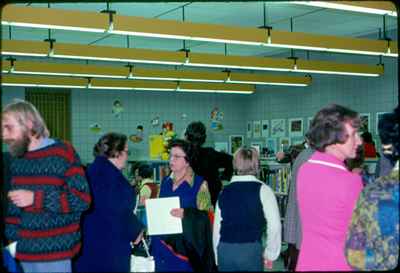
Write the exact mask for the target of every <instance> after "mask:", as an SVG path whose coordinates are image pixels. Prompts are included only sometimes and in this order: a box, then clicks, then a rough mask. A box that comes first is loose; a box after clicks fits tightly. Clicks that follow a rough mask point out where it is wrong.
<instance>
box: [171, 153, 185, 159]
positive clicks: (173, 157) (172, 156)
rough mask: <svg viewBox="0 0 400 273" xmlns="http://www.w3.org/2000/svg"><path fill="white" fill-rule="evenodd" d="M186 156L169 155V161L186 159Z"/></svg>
mask: <svg viewBox="0 0 400 273" xmlns="http://www.w3.org/2000/svg"><path fill="white" fill-rule="evenodd" d="M185 157H186V156H185V155H172V154H171V155H169V159H179V158H185Z"/></svg>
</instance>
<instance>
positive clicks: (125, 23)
mask: <svg viewBox="0 0 400 273" xmlns="http://www.w3.org/2000/svg"><path fill="white" fill-rule="evenodd" d="M1 20H2V24H4V25H21V24H30V26H33V27H40V28H55V29H68V30H79V31H91V32H107V33H112V34H120V35H134V36H144V37H157V38H169V39H179V40H181V39H184V40H195V41H207V42H217V43H227V44H242V45H253V46H269V47H282V48H294V49H304V50H317V51H328V52H338V53H351V54H366V55H383V56H389V57H398V48H397V42H394V41H389V42H388V41H384V40H371V39H360V38H346V37H338V36H328V35H317V34H308V33H299V32H289V31H279V30H273V29H259V28H249V27H231V26H224V25H212V24H201V23H190V22H180V21H175V20H160V19H153V18H143V17H134V16H122V15H118V14H114V15H113V21H112V24H110V19H109V15H107V14H104V13H96V12H80V11H71V10H62V9H53V8H34V7H21V6H16V5H12V4H8V5H6V6H4V7H3V10H2V18H1ZM110 25H111V26H112V28H111V27H110ZM73 56H75V55H73ZM73 56H71V55H68V54H67V55H63V54H61V53H59V54H58V57H64V58H73ZM98 58H100V56H98ZM120 58H121V61H127V60H130V59H132V58H131V57H125V58H123V57H120ZM111 59H113V58H111ZM133 59H134V58H133ZM102 60H110V59H109V58H108V57H104V59H102ZM183 62H184V61H183ZM146 63H158V62H156V61H149V60H148V62H146ZM166 64H168V63H166ZM170 64H172V63H170ZM214 67H218V66H216V65H214Z"/></svg>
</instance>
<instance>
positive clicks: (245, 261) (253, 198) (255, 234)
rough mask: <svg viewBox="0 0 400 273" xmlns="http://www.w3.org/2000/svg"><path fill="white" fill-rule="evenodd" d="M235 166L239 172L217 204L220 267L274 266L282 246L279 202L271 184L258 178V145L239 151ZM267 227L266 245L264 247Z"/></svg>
mask: <svg viewBox="0 0 400 273" xmlns="http://www.w3.org/2000/svg"><path fill="white" fill-rule="evenodd" d="M233 167H234V170H235V171H236V175H234V176H233V177H232V180H231V182H230V183H229V185H227V186H225V187H224V189H223V190H222V192H221V193H220V195H219V197H218V201H217V205H216V208H215V220H214V231H213V246H214V253H215V256H216V262H217V265H218V270H219V271H263V265H265V266H271V265H272V264H271V263H272V261H274V260H276V259H277V258H278V256H279V253H280V249H281V222H280V216H279V209H278V204H277V202H276V198H275V195H274V193H273V191H272V190H271V188H270V187H269V186H267V185H266V184H264V183H263V182H262V181H260V180H258V179H257V178H256V176H257V175H258V173H259V155H258V152H257V150H256V149H254V148H240V149H239V150H238V151H236V153H235V154H234V158H233ZM267 224H268V225H267ZM266 227H267V241H266V247H265V249H262V240H261V237H262V234H263V231H264V230H265V228H266ZM238 253H240V254H239V255H238Z"/></svg>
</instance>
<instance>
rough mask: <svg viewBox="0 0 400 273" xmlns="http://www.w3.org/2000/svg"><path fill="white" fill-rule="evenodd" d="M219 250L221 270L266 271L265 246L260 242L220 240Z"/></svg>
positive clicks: (219, 267) (219, 268)
mask: <svg viewBox="0 0 400 273" xmlns="http://www.w3.org/2000/svg"><path fill="white" fill-rule="evenodd" d="M217 252H218V270H219V271H221V272H223V271H258V272H260V271H264V258H263V248H262V245H261V243H260V242H254V243H224V242H219V244H218V248H217Z"/></svg>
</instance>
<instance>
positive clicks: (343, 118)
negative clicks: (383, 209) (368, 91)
mask: <svg viewBox="0 0 400 273" xmlns="http://www.w3.org/2000/svg"><path fill="white" fill-rule="evenodd" d="M359 124H360V119H359V117H358V114H357V113H356V112H354V111H352V110H350V109H348V108H345V107H342V106H340V105H335V104H332V105H328V106H326V107H324V108H322V109H321V110H320V111H319V112H318V113H317V114H316V116H315V117H314V119H313V121H312V123H311V126H310V129H309V131H308V132H307V134H306V137H307V139H308V141H309V144H310V146H311V147H312V148H314V149H315V150H316V152H315V153H314V154H313V155H312V156H311V158H310V159H309V160H308V161H307V162H306V163H304V164H303V165H302V166H301V167H300V170H299V173H298V176H297V199H298V204H299V211H300V219H301V224H302V238H303V239H302V244H301V247H300V253H299V259H298V263H297V267H296V270H297V271H311V270H318V271H321V270H322V271H335V270H338V271H349V270H351V267H350V266H349V265H348V264H347V262H346V258H345V256H344V246H345V239H346V233H347V229H348V226H349V224H350V221H351V215H352V212H353V209H354V207H355V204H356V201H357V198H358V195H359V193H360V191H361V189H362V181H361V177H360V176H359V175H358V174H354V173H352V172H350V171H348V170H347V168H346V167H345V164H344V160H345V159H348V158H354V157H355V156H356V150H357V147H358V146H359V145H361V139H360V136H359V135H358V132H357V130H358V128H359Z"/></svg>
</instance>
